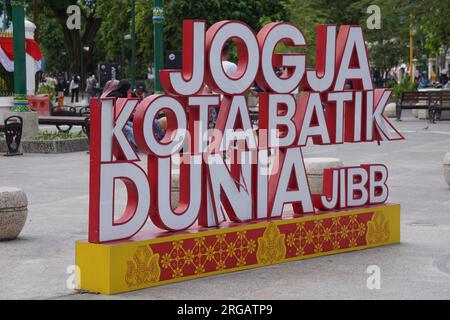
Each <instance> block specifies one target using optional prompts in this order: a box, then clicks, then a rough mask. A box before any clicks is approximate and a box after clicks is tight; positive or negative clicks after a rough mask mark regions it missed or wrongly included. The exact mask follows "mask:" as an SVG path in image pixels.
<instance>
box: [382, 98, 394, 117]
mask: <svg viewBox="0 0 450 320" xmlns="http://www.w3.org/2000/svg"><path fill="white" fill-rule="evenodd" d="M396 110H397V104H396V103H395V102H392V103H389V104H388V105H387V106H386V109H384V112H383V115H384V116H385V117H387V118H395V117H396V116H397V114H396Z"/></svg>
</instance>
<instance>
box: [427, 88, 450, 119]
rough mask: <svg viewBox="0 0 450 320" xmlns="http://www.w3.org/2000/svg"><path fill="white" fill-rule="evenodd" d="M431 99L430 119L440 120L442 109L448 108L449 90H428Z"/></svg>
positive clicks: (449, 105)
mask: <svg viewBox="0 0 450 320" xmlns="http://www.w3.org/2000/svg"><path fill="white" fill-rule="evenodd" d="M430 101H431V106H430V110H431V112H430V113H431V120H432V122H433V123H435V122H436V120H441V115H442V111H445V110H450V91H433V92H430Z"/></svg>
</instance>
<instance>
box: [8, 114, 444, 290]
mask: <svg viewBox="0 0 450 320" xmlns="http://www.w3.org/2000/svg"><path fill="white" fill-rule="evenodd" d="M396 126H397V127H398V128H399V129H400V130H401V132H402V133H403V134H404V136H405V137H406V139H407V140H406V141H401V142H391V143H383V144H382V145H381V146H378V145H377V144H376V143H369V144H358V145H351V144H348V145H341V146H320V147H319V146H316V147H308V148H306V149H305V150H304V155H305V157H338V158H340V159H342V160H343V161H344V163H345V165H359V164H362V163H385V164H386V165H387V166H388V168H389V170H390V178H389V186H390V201H391V202H396V203H400V204H401V205H402V243H401V244H399V245H394V246H389V247H381V248H375V249H370V250H364V251H359V252H352V253H346V254H339V255H332V256H326V257H322V258H316V259H310V260H303V261H298V262H290V263H285V264H280V265H274V266H269V267H265V268H259V269H253V270H247V271H242V272H237V273H231V274H225V275H220V276H213V277H207V278H203V279H198V280H192V281H187V282H181V283H177V284H171V285H166V286H162V287H156V288H151V289H146V290H141V291H136V292H131V293H127V294H121V295H117V296H114V297H112V298H115V299H137V298H139V299H419V298H423V299H450V189H449V188H448V186H447V184H446V183H445V180H444V178H443V168H442V160H443V158H444V155H445V153H446V152H450V122H441V123H439V124H434V125H429V124H427V123H426V121H419V120H417V119H414V118H412V117H409V118H408V117H406V118H404V121H403V122H401V123H396ZM88 165H89V156H88V155H87V154H86V153H85V152H81V153H73V154H63V155H31V154H27V155H25V156H23V157H16V158H6V157H0V185H2V186H12V187H20V188H22V189H24V190H25V192H26V193H27V195H28V198H29V214H28V220H27V224H26V226H25V228H24V230H23V232H22V234H21V236H20V238H19V239H18V240H15V241H10V242H0V299H29V298H30V299H108V298H111V297H107V296H101V295H93V294H86V293H84V294H83V293H78V292H76V291H73V290H70V289H68V287H67V283H70V282H71V281H70V274H68V273H67V270H68V268H69V267H70V266H71V265H73V264H74V260H75V241H76V240H80V239H85V238H86V237H87V225H88V187H89V186H88V181H89V180H88ZM371 265H377V266H379V267H380V269H381V289H380V290H369V289H368V288H367V285H366V281H367V278H368V276H369V275H368V274H367V268H368V266H371Z"/></svg>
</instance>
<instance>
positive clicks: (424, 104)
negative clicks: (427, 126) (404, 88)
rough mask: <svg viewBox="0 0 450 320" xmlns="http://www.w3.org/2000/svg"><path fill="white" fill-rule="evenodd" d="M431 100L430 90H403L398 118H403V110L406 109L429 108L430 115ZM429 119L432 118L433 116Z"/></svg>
mask: <svg viewBox="0 0 450 320" xmlns="http://www.w3.org/2000/svg"><path fill="white" fill-rule="evenodd" d="M430 101H431V100H430V92H418V91H414V92H403V93H402V94H401V96H400V99H399V101H398V102H397V120H400V119H401V116H402V110H405V109H410V110H411V109H422V110H428V115H429V116H430V115H431V113H430V112H431V111H430V110H431V108H430ZM429 119H431V116H430V117H429Z"/></svg>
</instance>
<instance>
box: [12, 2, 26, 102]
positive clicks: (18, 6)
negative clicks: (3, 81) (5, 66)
mask: <svg viewBox="0 0 450 320" xmlns="http://www.w3.org/2000/svg"><path fill="white" fill-rule="evenodd" d="M11 5H12V20H13V39H14V41H13V42H14V44H13V45H14V107H13V111H29V108H28V101H27V69H26V68H27V67H26V60H25V59H26V55H25V2H24V1H23V0H13V1H11Z"/></svg>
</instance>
